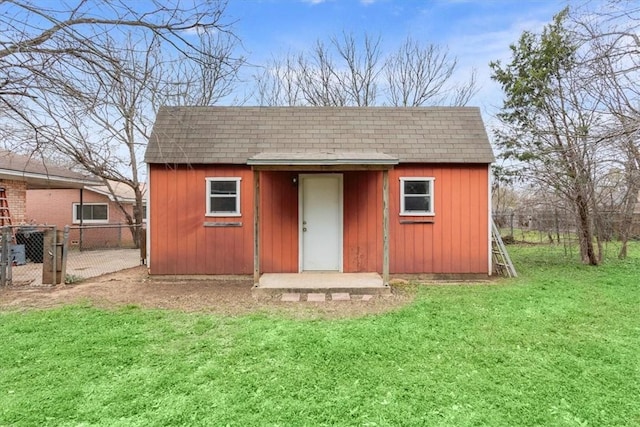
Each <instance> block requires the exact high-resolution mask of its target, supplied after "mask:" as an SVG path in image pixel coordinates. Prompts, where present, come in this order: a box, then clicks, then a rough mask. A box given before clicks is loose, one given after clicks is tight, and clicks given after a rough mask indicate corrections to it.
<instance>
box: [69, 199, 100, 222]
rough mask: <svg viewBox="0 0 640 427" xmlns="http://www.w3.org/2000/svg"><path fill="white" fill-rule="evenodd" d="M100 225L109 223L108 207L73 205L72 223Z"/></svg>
mask: <svg viewBox="0 0 640 427" xmlns="http://www.w3.org/2000/svg"><path fill="white" fill-rule="evenodd" d="M81 214H82V215H81ZM80 218H82V222H87V223H91V222H93V223H100V222H109V205H107V204H106V203H83V204H82V205H81V204H80V203H74V204H73V222H74V223H76V224H77V223H79V222H80Z"/></svg>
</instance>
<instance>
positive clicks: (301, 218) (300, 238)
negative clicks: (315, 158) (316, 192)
mask: <svg viewBox="0 0 640 427" xmlns="http://www.w3.org/2000/svg"><path fill="white" fill-rule="evenodd" d="M320 177H334V178H338V181H339V189H338V192H339V194H338V210H339V212H338V215H339V218H340V221H339V226H338V230H337V231H338V234H339V236H338V245H339V248H338V252H339V253H338V259H339V269H338V271H339V272H340V273H342V271H343V253H342V252H343V245H344V210H343V205H344V201H343V200H344V199H343V194H344V178H343V174H341V173H308V174H300V175H299V176H298V272H300V273H302V272H303V271H304V242H303V235H302V233H303V230H302V229H303V228H304V227H303V225H304V224H303V221H304V191H303V189H304V180H305V179H308V178H320Z"/></svg>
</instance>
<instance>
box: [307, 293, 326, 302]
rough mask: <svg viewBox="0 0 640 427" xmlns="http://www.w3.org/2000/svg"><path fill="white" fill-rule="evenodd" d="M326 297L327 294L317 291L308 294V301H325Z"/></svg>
mask: <svg viewBox="0 0 640 427" xmlns="http://www.w3.org/2000/svg"><path fill="white" fill-rule="evenodd" d="M325 298H326V296H325V294H317V293H312V294H307V301H309V302H324V301H325Z"/></svg>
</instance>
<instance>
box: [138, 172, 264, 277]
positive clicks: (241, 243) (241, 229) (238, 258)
mask: <svg viewBox="0 0 640 427" xmlns="http://www.w3.org/2000/svg"><path fill="white" fill-rule="evenodd" d="M225 176H228V177H240V178H241V182H240V194H241V197H240V201H241V205H240V212H241V215H242V216H240V217H207V216H205V211H206V183H205V178H208V177H225ZM149 187H150V199H151V200H150V205H149V208H148V210H149V221H150V234H151V235H150V239H151V241H150V265H149V267H150V272H151V274H249V273H251V272H252V271H253V176H252V172H251V170H250V169H249V168H248V167H246V166H244V167H243V166H227V165H225V166H213V165H206V166H199V165H195V166H191V167H187V166H178V167H168V166H167V167H165V166H162V165H151V166H150V176H149ZM215 222H218V223H231V222H233V223H241V225H240V226H225V227H208V226H205V223H215Z"/></svg>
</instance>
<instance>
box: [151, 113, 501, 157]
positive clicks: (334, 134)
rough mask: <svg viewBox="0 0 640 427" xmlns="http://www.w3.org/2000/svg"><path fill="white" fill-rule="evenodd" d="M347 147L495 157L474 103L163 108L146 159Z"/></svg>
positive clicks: (363, 150)
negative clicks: (451, 105) (452, 104)
mask: <svg viewBox="0 0 640 427" xmlns="http://www.w3.org/2000/svg"><path fill="white" fill-rule="evenodd" d="M343 152H344V153H384V154H386V155H388V156H392V157H394V158H397V159H398V160H399V161H400V162H401V163H417V162H429V163H491V162H492V161H493V160H494V157H493V152H492V150H491V145H490V143H489V139H488V138H487V133H486V131H485V128H484V124H483V122H482V118H481V116H480V110H479V109H478V108H472V107H417V108H393V107H163V108H161V109H160V111H159V112H158V116H157V118H156V123H155V126H154V128H153V131H152V133H151V137H150V139H149V144H148V146H147V152H146V155H145V160H146V162H147V163H171V164H181V163H186V164H196V163H236V164H237V163H241V164H245V163H247V160H248V159H249V158H251V157H253V156H256V155H260V153H309V154H310V155H311V156H313V154H314V153H343ZM261 155H264V154H261Z"/></svg>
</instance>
